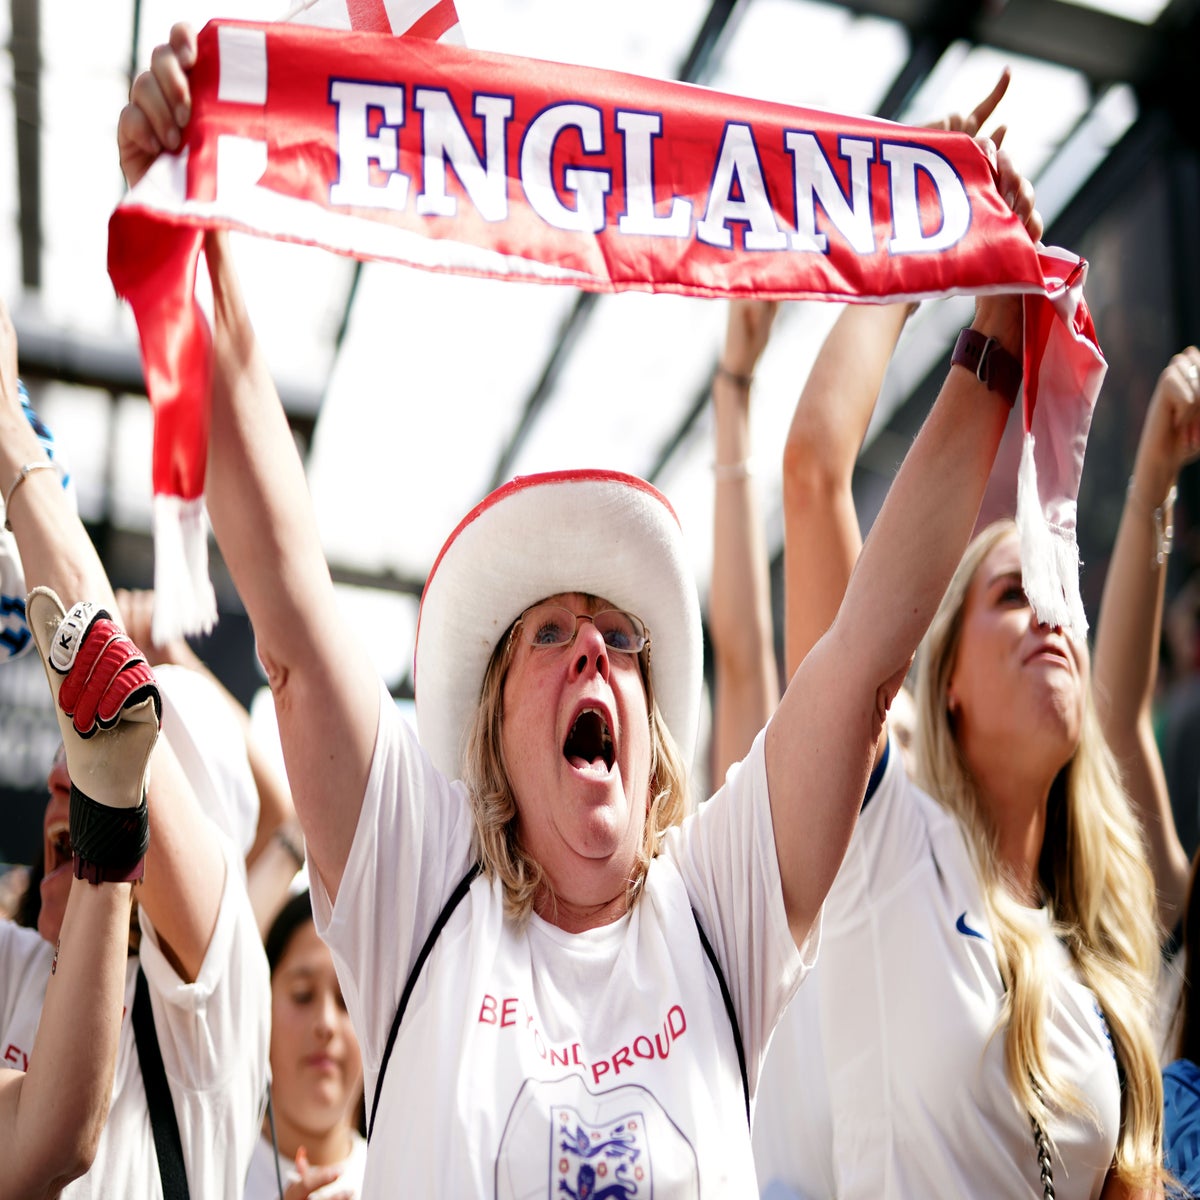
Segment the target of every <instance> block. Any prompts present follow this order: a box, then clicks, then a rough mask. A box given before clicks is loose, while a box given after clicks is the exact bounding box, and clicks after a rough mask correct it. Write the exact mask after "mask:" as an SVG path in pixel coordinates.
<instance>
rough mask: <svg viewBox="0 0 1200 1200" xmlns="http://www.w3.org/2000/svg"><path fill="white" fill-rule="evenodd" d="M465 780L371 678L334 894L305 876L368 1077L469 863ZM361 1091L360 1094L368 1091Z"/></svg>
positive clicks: (314, 913) (374, 1067)
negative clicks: (370, 719) (434, 756)
mask: <svg viewBox="0 0 1200 1200" xmlns="http://www.w3.org/2000/svg"><path fill="white" fill-rule="evenodd" d="M472 828H473V826H472V818H471V811H470V803H469V801H468V799H467V793H466V788H465V787H464V786H463V784H462V783H460V782H453V783H451V782H450V781H449V780H447V779H446V778H445V776H443V775H441V774H440V773H439V772H438V771H437V770H436V769H435V768H434V766H433V764H432V763H431V762H430V760H429V757H428V755H426V753H425V751H424V750H422V748H421V746H420V744H419V743H418V741H417V737H416V733H415V731H414V730H413V729H412V727H411V726H410V725H409V724H408V722H407V721H405V719H404V718H403V717H402V716H401V715H400V713H399V712H398V711H397V709H396V706H395V704H394V703H393V702H392V698H391V696H389V695H388V693H387V691H386V689H384V688H383V687H382V685H381V695H380V711H379V729H378V732H377V734H376V737H375V751H374V754H373V756H372V759H371V771H370V775H369V776H368V779H367V788H366V794H365V795H364V797H363V803H362V809H361V811H360V813H359V818H358V827H357V829H356V830H355V834H354V841H353V844H352V845H351V847H350V854H349V857H348V858H347V860H346V869H345V871H344V872H343V874H342V883H341V886H340V887H339V888H338V894H337V900H336V903H334V904H333V905H330V902H329V894H328V892H326V891H325V889H324V888H323V887H322V886H321V882H320V879H319V877H317V875H316V872H314V873H313V877H312V879H311V886H312V898H313V916H314V918H315V920H316V927H317V932H318V933H319V934H320V935H321V937H322V938H324V939H325V941H326V942H327V943H328V944H329V947H330V949H331V950H332V952H333V957H334V962H335V964H336V966H337V971H338V978H339V980H340V982H341V985H342V993H343V995H344V996H345V999H346V1006H347V1009H348V1011H349V1013H350V1016H351V1018H352V1019H353V1021H354V1027H355V1029H356V1030H357V1031H358V1035H359V1041H360V1043H361V1045H362V1052H363V1063H364V1067H365V1068H366V1073H367V1076H368V1078H371V1077H373V1076H374V1074H375V1072H376V1070H377V1068H378V1066H379V1062H380V1059H381V1058H382V1055H383V1048H384V1045H385V1043H386V1041H387V1035H388V1030H389V1029H390V1028H391V1024H392V1018H393V1017H394V1016H395V1015H396V1006H397V1004H398V1003H399V1000H400V994H401V992H402V991H403V989H404V982H405V980H406V979H407V977H408V972H409V970H410V968H411V966H412V962H413V960H414V959H415V958H416V956H417V954H418V953H419V952H420V949H421V946H422V944H423V943H424V941H425V938H426V936H427V935H428V933H429V930H430V928H431V927H432V925H433V923H434V921H435V920H436V919H437V915H438V913H439V912H440V911H441V908H442V905H443V904H444V903H445V901H446V900H447V899H448V898H449V896H450V893H451V892H452V891H453V890H454V888H455V886H456V885H457V884H458V882H459V880H460V879H461V878H462V877H463V875H464V874H466V871H467V869H468V867H469V866H470V864H471V861H472V859H471V835H472ZM368 1100H369V1097H368Z"/></svg>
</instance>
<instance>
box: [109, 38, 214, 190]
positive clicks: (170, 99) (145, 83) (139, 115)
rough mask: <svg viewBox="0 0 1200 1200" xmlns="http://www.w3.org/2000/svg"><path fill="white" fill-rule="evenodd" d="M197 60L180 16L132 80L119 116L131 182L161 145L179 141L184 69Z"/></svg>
mask: <svg viewBox="0 0 1200 1200" xmlns="http://www.w3.org/2000/svg"><path fill="white" fill-rule="evenodd" d="M195 62H196V34H195V31H194V30H193V29H192V27H191V26H190V25H188V24H187V23H186V22H183V21H181V22H180V23H179V24H177V25H174V26H173V27H172V29H171V36H170V40H169V41H168V42H167V43H166V44H165V45H162V46H156V47H155V48H154V53H153V54H152V55H151V56H150V69H149V70H148V71H143V72H142V73H141V74H140V75H139V76H138V77H137V78H136V79H135V80H134V81H133V87H131V88H130V89H129V103H128V104H127V105H125V107H124V108H123V109H122V110H121V116H120V118H119V119H118V121H117V150H118V151H119V153H120V156H121V172H122V174H123V175H124V176H125V182H126V183H127V184H128V185H129V186H130V187H133V185H134V184H135V183H137V181H138V180H139V179H141V177H142V176H143V175H145V173H146V172H147V171H148V170H149V169H150V164H151V163H153V162H154V160H155V159H156V158H157V157H158V156H159V154H161V153H162V151H163V150H164V149H165V150H168V151H171V152H174V151H176V150H178V149H179V147H180V146H181V145H182V143H183V130H184V127H185V126H186V125H187V123H188V120H189V119H190V118H191V115H192V97H191V89H190V88H189V86H188V78H187V73H188V72H189V71H190V70H191V69H192V67H193V66H194V65H195Z"/></svg>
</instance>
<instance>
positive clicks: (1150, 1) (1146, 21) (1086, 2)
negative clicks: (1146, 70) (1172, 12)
mask: <svg viewBox="0 0 1200 1200" xmlns="http://www.w3.org/2000/svg"><path fill="white" fill-rule="evenodd" d="M1063 2H1064V3H1065V4H1074V5H1075V6H1076V7H1078V8H1094V9H1095V10H1096V11H1097V12H1104V13H1111V14H1112V15H1113V16H1114V17H1124V18H1125V19H1126V20H1127V21H1137V22H1138V23H1139V24H1142V25H1153V24H1154V22H1155V21H1157V20H1158V18H1159V17H1160V16H1161V15H1162V12H1163V10H1164V9H1165V8H1166V7H1167V5H1168V4H1169V3H1170V0H1063Z"/></svg>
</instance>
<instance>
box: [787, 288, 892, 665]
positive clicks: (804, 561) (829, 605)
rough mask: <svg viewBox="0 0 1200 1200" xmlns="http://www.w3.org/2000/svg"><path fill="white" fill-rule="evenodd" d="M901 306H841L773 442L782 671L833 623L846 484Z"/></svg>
mask: <svg viewBox="0 0 1200 1200" xmlns="http://www.w3.org/2000/svg"><path fill="white" fill-rule="evenodd" d="M908 313H909V306H908V305H906V304H888V305H882V306H880V305H874V304H851V305H847V307H846V308H845V309H844V310H843V312H842V314H841V315H840V316H839V317H838V319H837V323H836V324H835V325H834V327H833V328H832V329H831V330H830V331H829V335H828V336H827V337H826V338H825V341H824V344H823V345H822V346H821V350H820V352H819V353H818V355H817V358H816V361H815V362H814V363H813V368H812V371H811V372H810V373H809V376H808V379H807V380H806V381H805V384H804V389H803V391H801V393H800V399H799V400H798V401H797V402H796V409H795V412H794V413H793V414H792V423H791V426H790V427H789V429H788V436H787V442H786V443H785V445H784V449H783V527H784V557H783V561H784V587H785V601H786V604H785V609H784V613H785V622H786V623H785V651H786V656H787V670H788V675H789V676H790V675H791V674H792V673H793V672H795V670H796V668H797V667H798V666H799V665H800V663H801V662H803V661H804V656H805V655H806V654H807V653H808V652H809V650H811V649H812V648H813V646H814V645H815V644H816V642H817V640H818V639H819V638H820V637H821V635H822V634H823V633H824V632H825V631H826V630H827V629H828V628H829V627H830V625H832V624H833V619H834V617H835V616H836V615H837V610H838V605H840V604H841V602H842V597H843V595H845V592H846V584H847V583H848V582H849V580H850V573H851V572H852V571H853V570H854V564H855V563H856V562H857V561H858V554H859V551H860V550H861V549H862V534H861V533H860V532H859V527H858V514H857V513H856V512H855V510H854V494H853V492H852V491H851V488H850V483H851V479H852V477H853V474H854V463H855V460H856V459H857V458H858V452H859V450H860V449H861V448H862V443H863V438H864V437H865V436H866V433H867V426H868V425H869V424H870V421H871V414H872V413H873V412H874V411H875V401H876V400H877V399H878V397H879V389H880V387H881V386H882V385H883V377H884V374H885V373H886V372H887V365H888V363H889V361H890V360H891V357H892V351H893V350H894V349H895V347H896V341H897V340H898V338H899V337H900V332H901V330H903V328H904V322H905V320H906V319H907V317H908Z"/></svg>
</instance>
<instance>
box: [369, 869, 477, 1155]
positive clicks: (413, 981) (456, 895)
mask: <svg viewBox="0 0 1200 1200" xmlns="http://www.w3.org/2000/svg"><path fill="white" fill-rule="evenodd" d="M480 869H481V868H480V866H479V864H478V863H475V864H474V865H473V866H472V867H471V869H470V870H469V871H468V872H467V873H466V874H465V875H464V876H463V877H462V879H460V880H459V881H458V887H456V888H455V889H454V891H453V892H451V893H450V899H449V900H447V901H446V903H445V904H444V905H443V906H442V911H441V912H440V913H438V918H437V920H436V921H434V923H433V928H432V929H431V930H430V931H429V936H428V937H427V938H426V939H425V945H423V946H422V947H421V953H420V954H418V955H417V961H416V962H414V963H413V966H412V970H411V971H410V972H409V973H408V979H407V980H406V981H405V984H404V991H403V992H401V993H400V1003H399V1005H397V1007H396V1016H395V1018H394V1019H393V1020H392V1027H391V1029H390V1030H388V1039H387V1044H386V1045H385V1046H384V1048H383V1058H382V1059H381V1060H380V1062H379V1075H378V1077H377V1078H376V1080H375V1098H374V1099H373V1100H372V1101H371V1120H370V1122H369V1123H368V1125H367V1141H368V1143H369V1142H370V1140H371V1134H372V1132H373V1131H374V1129H375V1114H376V1113H377V1112H378V1111H379V1097H380V1095H381V1093H382V1092H383V1077H384V1075H385V1074H386V1072H387V1065H388V1059H390V1058H391V1057H392V1048H393V1047H394V1046H395V1044H396V1035H397V1034H398V1033H399V1032H400V1022H401V1021H403V1020H404V1012H405V1009H407V1008H408V1002H409V1000H410V999H411V998H412V992H413V988H414V987H416V986H417V979H418V978H419V977H420V974H421V968H422V967H423V966H424V965H425V960H426V959H427V958H428V957H429V953H430V951H431V950H432V949H433V944H434V942H436V941H437V940H438V937H439V935H440V934H441V932H442V930H443V929H444V928H445V927H446V922H447V921H448V920H450V918H451V916H452V915H453V913H454V910H455V909H456V908H457V907H458V906H459V905H460V904H461V903H462V900H463V897H464V896H465V895H466V894H467V892H468V891H469V890H470V887H471V884H473V883H474V882H475V877H476V876H477V875H478V874H479V872H480Z"/></svg>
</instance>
